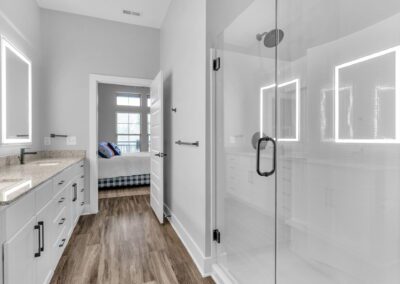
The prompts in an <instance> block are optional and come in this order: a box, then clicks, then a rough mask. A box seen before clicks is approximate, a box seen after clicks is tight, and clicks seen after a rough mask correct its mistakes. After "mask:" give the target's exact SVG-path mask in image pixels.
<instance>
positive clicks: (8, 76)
mask: <svg viewBox="0 0 400 284" xmlns="http://www.w3.org/2000/svg"><path fill="white" fill-rule="evenodd" d="M1 129H2V131H1V132H2V143H4V144H12V143H14V144H15V143H18V144H23V143H31V142H32V64H31V61H30V60H29V58H28V57H26V56H25V55H24V54H23V53H22V52H21V51H19V50H18V49H17V48H16V47H15V46H14V45H13V44H12V43H10V42H9V41H8V40H7V39H6V38H5V37H1Z"/></svg>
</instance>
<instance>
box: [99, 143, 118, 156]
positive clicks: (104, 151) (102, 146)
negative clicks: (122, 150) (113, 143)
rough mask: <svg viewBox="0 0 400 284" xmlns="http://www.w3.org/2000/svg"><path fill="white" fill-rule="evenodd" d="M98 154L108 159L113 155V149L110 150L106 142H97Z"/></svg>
mask: <svg viewBox="0 0 400 284" xmlns="http://www.w3.org/2000/svg"><path fill="white" fill-rule="evenodd" d="M99 155H100V157H102V158H106V159H110V158H112V157H114V156H115V155H114V152H113V150H111V149H110V147H108V143H107V142H101V143H99Z"/></svg>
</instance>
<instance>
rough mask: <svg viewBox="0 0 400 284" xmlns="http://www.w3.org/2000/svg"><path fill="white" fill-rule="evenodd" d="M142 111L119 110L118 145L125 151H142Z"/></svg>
mask: <svg viewBox="0 0 400 284" xmlns="http://www.w3.org/2000/svg"><path fill="white" fill-rule="evenodd" d="M140 134H141V116H140V113H123V112H117V145H118V146H119V147H120V148H121V151H122V152H123V153H134V152H140V141H141V140H140Z"/></svg>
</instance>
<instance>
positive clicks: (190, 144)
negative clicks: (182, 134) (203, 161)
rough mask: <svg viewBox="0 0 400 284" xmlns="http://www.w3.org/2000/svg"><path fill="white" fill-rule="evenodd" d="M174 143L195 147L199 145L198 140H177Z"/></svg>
mask: <svg viewBox="0 0 400 284" xmlns="http://www.w3.org/2000/svg"><path fill="white" fill-rule="evenodd" d="M175 144H177V145H186V146H196V147H199V146H200V143H199V141H196V142H182V141H181V140H178V141H176V142H175Z"/></svg>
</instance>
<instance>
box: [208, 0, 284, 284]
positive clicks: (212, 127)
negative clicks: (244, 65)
mask: <svg viewBox="0 0 400 284" xmlns="http://www.w3.org/2000/svg"><path fill="white" fill-rule="evenodd" d="M278 1H279V0H275V21H274V25H275V26H274V29H276V30H277V29H278ZM276 39H277V41H279V38H278V37H277V38H276ZM278 46H279V42H277V43H276V46H275V47H274V49H275V51H274V82H275V87H274V95H275V110H276V111H275V118H274V119H275V122H274V124H275V137H277V129H278V127H277V124H278V121H277V118H278V111H277V110H278V100H277V99H276V98H277V96H278ZM209 54H210V60H209V70H210V77H209V80H210V85H209V97H208V100H209V110H210V111H209V114H210V117H209V119H210V120H209V137H210V138H209V142H210V145H211V146H210V151H209V157H210V162H209V176H210V179H209V185H210V203H211V206H210V211H211V212H210V224H211V228H210V234H211V243H212V245H211V258H212V260H213V261H212V263H213V264H212V268H211V269H210V270H211V271H212V273H211V275H212V277H213V279H214V280H215V281H216V283H231V282H232V279H230V278H229V276H228V275H226V273H225V271H223V269H222V268H221V267H220V266H219V265H218V263H217V257H218V250H217V246H218V245H219V242H216V240H213V233H214V230H215V229H217V226H218V220H217V218H218V216H217V211H218V208H217V206H218V192H217V179H216V177H217V139H216V137H217V123H218V121H217V74H218V71H219V68H218V70H215V68H213V67H214V60H218V61H219V67H220V65H221V61H220V58H219V57H220V56H221V55H220V54H218V48H217V47H216V46H215V47H214V48H211V49H210V50H209ZM222 65H223V62H222ZM275 142H276V143H277V145H276V149H277V148H278V143H279V139H277V138H276V139H275ZM274 159H275V164H276V165H277V164H278V158H277V154H276V155H275V158H274ZM270 178H271V177H270ZM272 178H274V185H275V187H274V190H275V191H274V197H275V200H274V215H275V216H274V268H273V269H274V284H277V250H278V246H277V240H278V217H277V213H278V212H277V211H278V171H277V167H276V170H275V172H274V175H273V177H272Z"/></svg>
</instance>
